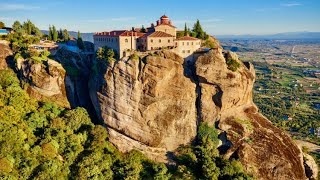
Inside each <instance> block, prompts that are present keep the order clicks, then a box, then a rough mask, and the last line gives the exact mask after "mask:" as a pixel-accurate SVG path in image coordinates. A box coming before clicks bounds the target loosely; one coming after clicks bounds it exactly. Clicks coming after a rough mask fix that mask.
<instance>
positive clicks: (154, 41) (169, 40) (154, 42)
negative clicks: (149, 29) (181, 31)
mask: <svg viewBox="0 0 320 180" xmlns="http://www.w3.org/2000/svg"><path fill="white" fill-rule="evenodd" d="M174 39H175V38H174V37H148V38H147V50H154V49H159V48H163V47H168V46H169V47H172V46H174Z"/></svg>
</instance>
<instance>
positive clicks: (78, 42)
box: [77, 31, 84, 50]
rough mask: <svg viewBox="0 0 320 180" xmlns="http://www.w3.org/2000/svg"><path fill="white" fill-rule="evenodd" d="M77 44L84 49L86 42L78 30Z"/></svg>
mask: <svg viewBox="0 0 320 180" xmlns="http://www.w3.org/2000/svg"><path fill="white" fill-rule="evenodd" d="M77 45H78V47H79V49H82V50H83V49H84V43H83V40H82V37H81V34H80V31H78V39H77Z"/></svg>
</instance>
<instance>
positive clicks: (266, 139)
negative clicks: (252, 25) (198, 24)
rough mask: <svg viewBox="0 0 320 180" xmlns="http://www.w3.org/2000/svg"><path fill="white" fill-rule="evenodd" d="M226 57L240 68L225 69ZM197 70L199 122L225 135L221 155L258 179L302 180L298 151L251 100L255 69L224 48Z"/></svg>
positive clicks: (200, 63) (199, 63)
mask: <svg viewBox="0 0 320 180" xmlns="http://www.w3.org/2000/svg"><path fill="white" fill-rule="evenodd" d="M227 58H231V59H233V60H235V61H237V62H238V63H239V64H240V67H239V68H238V69H237V70H236V71H235V72H233V71H231V70H229V69H228V66H227V64H226V63H225V62H226V59H227ZM195 66H196V75H197V76H198V78H199V84H200V88H201V106H200V108H201V117H202V121H207V122H209V124H210V123H211V124H213V123H215V122H216V124H218V128H219V129H220V130H222V131H223V132H225V134H226V137H227V140H228V142H224V144H223V145H222V147H223V146H225V147H223V148H222V149H224V150H226V152H225V154H224V155H225V157H226V158H229V157H237V158H239V160H240V161H241V162H242V163H243V165H244V166H245V167H246V169H247V171H248V172H249V173H252V174H254V175H255V176H256V177H257V178H258V179H306V175H305V170H304V166H303V155H302V152H301V150H300V149H299V148H298V147H297V145H296V144H295V143H294V142H293V141H292V140H291V138H290V137H289V136H288V135H287V134H286V133H285V132H283V131H281V130H280V129H278V128H276V127H274V126H273V125H272V123H271V122H270V121H269V120H268V119H266V118H265V117H264V116H263V115H261V114H260V113H259V112H258V109H257V108H256V106H255V105H254V103H253V102H252V89H253V83H254V79H255V73H254V68H253V66H252V65H251V64H250V63H246V64H242V63H241V62H240V61H239V59H238V57H237V56H236V55H235V54H234V53H231V52H226V53H223V52H222V50H212V51H210V52H208V53H206V54H204V55H203V56H200V57H199V58H198V59H197V60H196V62H195ZM208 102H209V103H208ZM212 102H214V103H212ZM208 106H209V107H208ZM229 141H230V142H231V143H230V142H229Z"/></svg>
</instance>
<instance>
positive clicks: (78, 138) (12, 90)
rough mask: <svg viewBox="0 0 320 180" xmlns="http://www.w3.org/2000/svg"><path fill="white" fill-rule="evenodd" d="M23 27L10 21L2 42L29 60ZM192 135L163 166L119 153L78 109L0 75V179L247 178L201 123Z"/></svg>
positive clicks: (28, 36)
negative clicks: (221, 152)
mask: <svg viewBox="0 0 320 180" xmlns="http://www.w3.org/2000/svg"><path fill="white" fill-rule="evenodd" d="M24 24H27V25H26V26H25V25H21V24H20V23H19V22H15V24H14V28H16V30H17V31H16V33H14V34H11V35H9V37H8V39H9V40H10V44H11V47H12V49H13V51H14V56H23V57H24V58H25V57H31V58H32V57H34V56H35V55H33V54H32V53H34V52H31V51H30V50H29V45H30V44H32V43H34V42H37V41H38V40H39V38H40V36H41V35H40V34H37V28H36V27H35V26H34V25H33V24H32V23H29V22H26V23H24ZM54 36H56V35H54ZM54 38H55V37H54ZM41 55H42V56H49V54H39V55H38V56H41ZM114 56H115V54H114V52H113V51H112V50H110V49H108V48H101V49H99V50H98V51H97V59H98V66H99V67H100V68H101V65H103V66H107V65H108V64H109V63H110V61H113V60H114ZM103 66H102V67H103ZM198 132H199V133H198V136H197V139H196V141H195V142H194V144H193V145H189V146H186V147H181V148H179V150H178V151H177V152H175V153H174V154H173V160H174V161H175V163H173V164H172V165H169V166H166V165H165V164H164V163H156V162H153V161H151V160H149V159H147V158H146V157H145V156H144V155H143V154H142V153H141V152H139V151H136V150H133V151H130V152H128V153H125V154H123V153H120V152H119V151H118V150H117V149H116V148H115V146H114V145H112V144H111V143H110V142H109V141H108V133H107V131H106V128H105V127H103V126H101V125H95V124H93V123H92V120H91V119H90V117H89V115H88V113H87V111H86V110H85V109H84V108H80V107H78V108H75V109H65V108H62V107H59V106H58V105H56V104H55V103H52V102H40V101H36V100H34V99H32V98H30V97H29V95H28V94H27V93H26V92H25V91H24V90H23V89H22V88H21V83H20V81H19V79H18V78H17V76H16V74H15V72H14V71H12V70H11V69H6V70H0V179H159V180H160V179H161V180H165V179H251V177H250V176H248V175H247V174H246V173H245V172H244V170H243V167H242V165H241V163H240V162H239V161H236V160H231V161H229V160H225V159H223V158H222V157H221V156H220V155H219V152H218V150H217V146H218V132H217V130H216V129H215V128H213V127H209V126H208V125H207V124H201V125H200V127H199V131H198Z"/></svg>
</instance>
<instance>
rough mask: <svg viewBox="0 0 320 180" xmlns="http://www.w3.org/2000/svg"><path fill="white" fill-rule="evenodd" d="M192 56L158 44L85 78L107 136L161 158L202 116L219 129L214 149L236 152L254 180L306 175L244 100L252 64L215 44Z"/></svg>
mask: <svg viewBox="0 0 320 180" xmlns="http://www.w3.org/2000/svg"><path fill="white" fill-rule="evenodd" d="M195 57H197V58H195V60H194V61H193V62H185V63H184V62H183V59H181V58H180V57H178V56H177V55H175V54H174V53H171V52H169V51H161V52H156V53H155V54H151V53H150V54H149V55H146V56H140V60H138V59H129V60H119V61H117V62H115V63H112V64H110V65H109V66H108V67H107V69H106V71H105V73H103V78H102V80H103V81H100V83H99V81H98V80H97V78H96V79H95V81H92V82H91V84H92V86H90V87H92V88H93V89H91V93H90V94H91V99H92V100H93V102H94V103H93V104H94V106H95V108H96V112H97V113H98V115H101V116H100V118H101V119H103V121H104V123H105V125H106V126H107V128H108V130H109V133H110V141H111V142H113V143H114V144H115V145H116V146H117V147H118V148H119V149H120V150H122V151H128V150H130V149H133V148H135V149H140V150H141V151H143V152H144V153H145V154H146V155H148V156H149V157H150V158H152V159H155V160H159V161H163V160H166V156H165V154H166V153H168V152H170V151H174V150H175V149H176V148H177V147H178V146H179V145H181V144H186V143H190V142H191V141H192V140H193V139H194V137H195V135H196V129H197V124H198V123H199V122H208V124H210V125H212V126H213V125H215V126H216V127H217V128H218V129H219V130H220V131H221V134H220V138H221V140H222V145H221V146H220V147H219V150H220V152H221V153H222V154H224V156H225V157H226V158H230V157H235V158H239V160H240V161H241V162H242V163H243V164H244V166H245V168H246V169H247V171H248V172H249V173H252V174H254V175H255V176H256V177H257V178H258V179H299V180H300V179H306V175H305V169H304V166H303V158H302V152H301V151H300V149H299V148H298V147H297V146H296V145H295V144H294V142H293V141H292V140H291V139H290V137H289V136H288V135H287V134H286V133H284V132H282V131H281V130H280V129H278V128H276V127H274V126H273V125H272V124H271V122H269V120H267V119H266V118H265V117H264V116H263V115H261V114H260V113H259V112H258V110H257V108H256V106H255V105H254V103H253V102H252V88H253V83H254V80H255V72H254V68H253V66H252V64H250V63H245V64H244V63H242V62H241V61H240V60H239V59H238V57H237V56H236V54H233V53H231V52H222V50H221V49H220V48H218V49H214V50H211V51H209V52H207V53H203V54H198V55H196V56H195ZM227 60H231V61H230V62H232V63H230V62H229V63H226V61H227ZM232 66H233V67H232ZM93 84H94V85H95V86H94V85H93Z"/></svg>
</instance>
